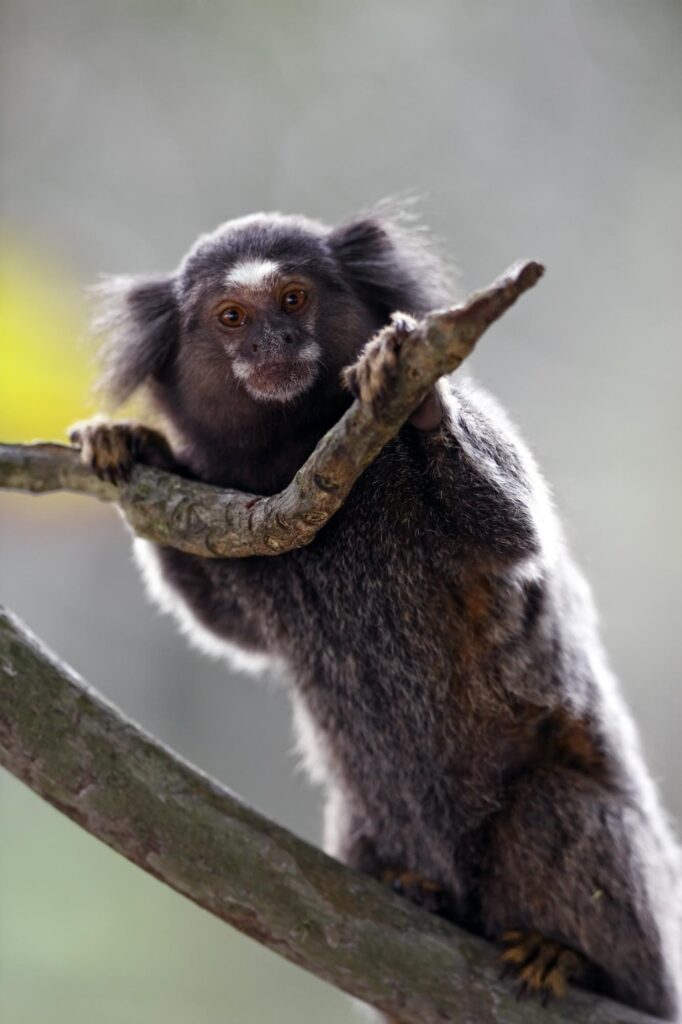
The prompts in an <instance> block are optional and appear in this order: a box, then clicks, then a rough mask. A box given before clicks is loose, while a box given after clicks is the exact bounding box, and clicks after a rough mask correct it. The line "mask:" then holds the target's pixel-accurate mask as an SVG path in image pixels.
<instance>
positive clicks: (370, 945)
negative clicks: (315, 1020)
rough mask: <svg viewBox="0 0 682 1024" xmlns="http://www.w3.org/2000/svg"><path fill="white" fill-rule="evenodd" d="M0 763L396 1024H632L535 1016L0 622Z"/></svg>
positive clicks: (578, 1013) (450, 935)
mask: <svg viewBox="0 0 682 1024" xmlns="http://www.w3.org/2000/svg"><path fill="white" fill-rule="evenodd" d="M0 763H1V764H3V765H4V766H5V767H6V768H8V769H9V770H10V771H11V772H13V773H14V774H15V775H16V776H17V777H18V778H20V779H22V780H23V781H24V782H25V783H26V784H27V785H29V786H30V787H31V789H33V790H34V791H35V792H36V793H38V794H39V795H40V796H42V797H43V798H44V799H45V800H47V801H49V802H50V803H51V804H52V805H53V806H55V807H56V808H57V809H58V810H60V811H62V812H63V813H64V814H66V815H68V817H70V818H72V819H73V820H74V821H76V822H77V823H78V824H79V825H81V826H82V827H83V828H85V829H87V831H88V832H90V833H92V835H94V836H97V837H98V838H99V839H102V840H103V841H104V842H105V843H108V844H109V846H111V847H112V848H113V849H114V850H116V851H118V852H119V853H121V854H123V856H124V857H127V858H128V859H129V860H131V861H133V863H135V864H138V865H139V866H140V867H141V868H142V869H143V870H144V871H147V872H149V873H150V874H152V875H154V876H155V877H156V878H159V879H161V881H163V882H165V883H166V884H168V885H170V886H171V887H172V888H174V889H176V890H177V891H178V892H180V893H183V894H184V895H185V896H188V897H189V898H190V899H192V900H194V902H195V903H198V904H199V906H201V907H204V908H205V909H206V910H208V911H210V912H211V913H212V914H215V915H216V916H218V917H220V918H222V919H223V920H224V921H227V922H228V923H229V924H231V925H233V926H234V927H235V928H238V929H239V930H240V931H242V932H244V933H245V934H247V935H249V936H251V938H253V939H255V940H256V941H257V942H260V943H262V944H263V945H265V946H268V947H269V948H270V949H273V950H274V951H275V952H277V953H279V954H280V955H281V956H284V957H286V958H287V959H288V960H291V961H292V962H293V963H296V964H299V965H300V966H301V967H304V968H306V969H307V970H309V971H311V972H312V973H313V974H316V975H317V976H318V977H320V978H323V979H325V980H326V981H329V982H331V983H332V984H334V985H337V986H338V987H339V988H341V989H344V990H345V991H346V992H350V993H352V994H353V995H356V996H358V997H360V998H361V999H364V1000H366V1001H367V1002H369V1003H372V1004H373V1005H375V1006H377V1007H378V1008H380V1009H382V1010H385V1011H386V1012H388V1013H391V1014H393V1015H395V1016H397V1017H398V1018H399V1019H401V1020H404V1021H406V1022H408V1021H409V1022H410V1024H436V1022H438V1024H443V1022H445V1021H451V1022H455V1024H470V1022H472V1021H476V1022H477V1024H493V1022H495V1024H500V1022H504V1024H521V1022H525V1024H533V1022H537V1024H540V1022H544V1024H568V1022H572V1024H646V1022H647V1021H649V1022H650V1021H652V1018H650V1017H647V1016H646V1015H644V1014H641V1013H637V1012H636V1011H634V1010H630V1009H627V1008H625V1007H622V1006H618V1005H616V1004H614V1003H611V1002H609V1001H608V1000H601V999H598V998H596V997H593V996H590V995H587V994H585V993H578V992H574V993H572V994H571V995H570V996H569V998H568V999H567V1000H566V1001H565V1002H562V1003H560V1004H556V1005H554V1006H550V1007H549V1008H548V1009H544V1008H543V1007H541V1006H540V1005H539V1004H537V1003H533V1002H525V1003H519V1002H517V1001H516V999H515V997H514V991H513V987H512V986H511V985H510V984H509V983H505V982H502V981H500V980H499V966H498V964H497V963H496V959H495V953H494V950H493V949H492V947H490V946H488V945H487V944H486V943H484V942H482V941H481V940H479V939H477V938H475V937H473V936H471V935H469V934H467V933H465V932H463V931H461V930H460V929H457V928H455V927H453V926H452V925H450V924H448V923H447V922H445V921H442V920H440V919H439V918H436V917H433V916H431V915H429V914H427V913H425V912H424V911H421V910H418V909H417V908H416V907H413V906H412V905H411V904H410V903H408V902H407V901H406V900H403V899H401V898H400V897H398V896H395V895H393V894H392V893H390V892H388V891H386V890H384V889H383V888H382V887H381V886H379V885H378V884H377V883H376V882H374V881H372V879H370V878H366V877H365V876H363V875H359V874H357V873H355V872H353V871H350V870H349V869H347V868H345V867H343V866H342V865H340V864H338V863H337V862H336V861H334V860H332V859H331V858H329V857H327V856H325V854H323V853H321V852H320V851H319V850H316V849H315V848H314V847H312V846H310V845H309V844H308V843H306V842H303V841H302V840H301V839H297V838H296V837H295V836H294V835H292V834H291V833H290V832H287V831H286V829H283V828H280V827H279V826H278V825H275V824H273V823H272V822H270V821H268V820H266V819H265V818H263V817H262V816H261V815H259V814H257V813H256V812H255V811H253V810H251V809H250V808H249V807H247V806H245V805H244V804H243V803H241V802H240V801H239V800H238V799H237V798H236V797H235V796H233V795H232V794H231V793H230V792H229V791H228V790H226V789H223V788H222V787H220V786H219V785H218V784H217V783H216V782H213V781H212V780H211V779H209V778H208V777H207V776H206V775H203V774H202V773H201V772H199V771H197V769H196V768H192V767H191V766H190V765H188V764H187V763H186V762H184V761H182V760H180V758H179V757H177V755H175V754H174V753H172V752H171V751H170V750H168V749H166V748H165V747H163V746H161V745H160V744H159V743H157V742H156V740H154V739H152V738H151V737H150V736H148V735H146V734H145V733H144V732H142V730H141V729H139V728H138V727H137V726H136V725H135V724H134V723H133V722H131V721H129V720H126V719H125V718H123V716H122V715H121V714H120V713H119V712H118V711H117V710H116V709H115V708H113V707H112V706H111V705H109V704H107V703H106V702H105V701H104V700H103V699H102V698H101V697H100V696H99V695H98V694H97V693H96V692H95V691H94V690H93V689H91V688H90V687H89V686H87V684H86V683H84V682H83V680H81V679H80V678H79V677H78V676H77V675H76V674H75V673H74V672H73V671H72V670H71V669H69V668H68V667H67V666H65V665H64V664H63V663H61V662H60V661H59V660H58V659H57V658H56V657H55V656H54V655H52V654H51V653H50V652H49V651H47V650H46V649H45V648H44V647H43V646H42V645H41V644H40V643H39V641H37V640H36V639H35V638H34V637H33V636H32V635H31V634H30V633H29V632H28V631H27V630H26V629H25V627H24V626H22V624H21V623H20V622H18V621H17V619H15V618H14V617H13V616H11V615H9V614H6V613H3V612H2V611H0Z"/></svg>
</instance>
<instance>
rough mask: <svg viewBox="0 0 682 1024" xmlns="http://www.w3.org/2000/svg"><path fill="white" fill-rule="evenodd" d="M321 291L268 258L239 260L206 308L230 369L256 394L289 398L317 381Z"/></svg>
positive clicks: (204, 315) (205, 315) (274, 398)
mask: <svg viewBox="0 0 682 1024" xmlns="http://www.w3.org/2000/svg"><path fill="white" fill-rule="evenodd" d="M318 300H319V297H318V293H317V289H316V287H315V284H314V282H313V281H312V280H311V278H310V277H308V276H305V275H303V274H301V273H296V271H295V270H294V269H293V268H292V269H290V268H287V267H286V266H285V265H284V266H283V265H280V264H279V263H277V262H276V261H274V260H270V259H255V258H252V259H246V260H241V261H238V262H236V263H235V264H234V265H233V266H232V267H230V269H229V270H227V271H226V273H225V276H224V282H223V287H222V288H219V289H216V290H215V291H214V293H213V294H212V295H211V296H210V299H209V301H208V302H205V304H204V308H203V310H202V319H203V321H204V329H205V330H206V331H207V332H210V333H211V334H212V335H213V337H214V338H215V342H216V344H217V345H218V346H220V347H221V348H222V349H223V351H224V353H225V356H226V357H227V359H228V360H229V361H230V364H231V367H232V373H233V374H234V377H235V378H236V380H237V381H238V382H239V383H240V384H241V385H242V386H243V387H244V389H245V390H246V391H247V392H248V393H249V395H250V396H251V397H252V398H255V399H257V400H260V401H264V402H286V401H288V400H290V399H292V398H294V397H296V396H297V395H299V394H301V393H303V392H304V391H306V390H307V389H308V388H309V387H310V386H311V385H312V384H313V383H314V381H315V379H316V377H317V375H318V372H319V365H320V357H321V354H322V352H321V349H320V345H319V344H318V342H317V341H316V339H315V326H316V310H317V304H318Z"/></svg>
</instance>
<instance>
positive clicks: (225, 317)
mask: <svg viewBox="0 0 682 1024" xmlns="http://www.w3.org/2000/svg"><path fill="white" fill-rule="evenodd" d="M218 320H219V321H220V324H221V326H222V327H242V326H243V325H244V324H245V323H246V313H245V312H244V310H243V309H242V308H241V306H227V307H226V308H225V309H221V310H220V312H219V313H218Z"/></svg>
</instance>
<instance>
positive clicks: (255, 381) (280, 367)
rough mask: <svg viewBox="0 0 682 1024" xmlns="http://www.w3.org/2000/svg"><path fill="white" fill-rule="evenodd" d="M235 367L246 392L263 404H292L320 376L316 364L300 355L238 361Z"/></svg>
mask: <svg viewBox="0 0 682 1024" xmlns="http://www.w3.org/2000/svg"><path fill="white" fill-rule="evenodd" d="M233 368H234V374H235V377H236V378H237V380H238V381H239V382H240V384H241V385H242V386H243V387H244V389H245V390H246V391H247V392H248V393H249V394H250V395H251V397H252V398H255V399H257V400H258V401H261V402H289V401H291V400H292V399H293V398H296V397H297V396H298V395H301V394H303V392H304V391H307V390H308V388H309V387H310V386H311V385H312V383H313V382H314V381H315V379H316V377H317V374H318V369H317V362H316V361H315V362H311V361H309V360H306V359H301V358H300V357H298V356H291V357H287V358H284V359H263V360H262V361H259V362H251V361H250V360H249V361H248V362H247V361H246V360H243V359H236V360H235V361H234V363H233Z"/></svg>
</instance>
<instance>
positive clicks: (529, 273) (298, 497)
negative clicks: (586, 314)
mask: <svg viewBox="0 0 682 1024" xmlns="http://www.w3.org/2000/svg"><path fill="white" fill-rule="evenodd" d="M542 272H543V269H542V267H541V266H540V264H539V263H532V262H525V263H516V264H514V266H512V267H510V268H509V270H508V271H507V272H506V273H505V274H504V275H503V276H502V277H500V278H498V280H497V281H495V282H494V284H492V285H490V287H489V288H486V289H485V290H484V291H481V292H478V293H476V294H474V295H472V296H471V297H470V298H469V299H467V301H466V302H464V303H462V305H460V306H458V307H456V308H455V309H452V310H446V311H441V312H436V313H431V314H429V315H428V316H427V317H425V318H424V319H423V320H422V321H421V322H420V323H419V324H418V325H417V327H416V328H415V330H414V331H413V332H412V333H411V334H409V335H408V336H407V338H406V339H405V340H404V341H403V342H402V345H401V348H400V354H399V360H398V367H397V373H396V378H395V386H394V389H393V390H392V391H391V393H390V394H388V395H387V396H386V397H385V399H384V400H383V401H381V402H380V403H375V404H374V405H373V406H372V407H370V406H369V405H368V404H366V403H364V402H361V401H356V402H354V403H353V405H352V406H351V407H350V409H349V410H348V411H347V412H346V414H345V415H344V416H343V417H342V419H341V420H340V421H339V422H338V423H337V424H335V426H334V427H333V428H332V429H331V430H330V431H329V432H328V433H327V434H325V436H324V437H323V438H322V439H321V441H320V442H319V444H318V445H317V447H316V449H315V451H314V452H313V453H312V455H311V456H310V458H309V459H308V461H307V462H306V463H305V465H304V466H302V467H301V469H300V470H299V471H298V472H297V473H296V476H295V477H294V479H293V480H292V481H291V483H290V484H289V486H288V487H286V488H285V490H283V491H281V492H280V493H279V494H275V495H273V496H272V497H258V496H256V495H252V494H244V493H242V492H239V491H231V490H221V489H219V488H217V487H210V486H208V485H206V484H198V483H192V482H189V481H187V480H182V479H181V478H180V477H177V476H174V475H172V474H170V473H162V472H161V471H160V470H154V469H149V468H147V467H144V466H137V467H135V469H134V470H133V473H132V475H131V479H130V481H129V482H128V483H127V484H122V485H119V486H114V485H113V484H110V483H104V482H102V481H101V480H99V479H98V478H97V476H95V474H94V473H92V472H91V471H90V470H88V469H87V468H85V467H84V466H82V465H81V464H80V462H79V459H78V454H77V453H76V452H75V451H74V450H73V449H70V448H65V447H64V446H60V445H53V444H49V445H46V444H36V445H26V446H23V445H0V487H4V488H11V489H14V490H22V491H32V492H33V493H44V492H46V491H54V490H68V491H77V492H79V493H83V494H91V495H93V496H94V497H96V498H100V499H102V500H103V501H116V502H118V503H119V505H120V506H121V508H122V509H123V511H124V513H125V515H126V518H127V519H128V521H129V522H130V524H131V526H132V528H133V530H134V531H135V532H136V533H137V534H138V535H139V536H141V537H146V538H147V539H149V540H154V541H157V542H158V543H160V544H166V545H169V546H170V547H174V548H179V549H180V550H181V551H188V552H190V553H192V554H196V555H203V556H205V557H219V558H225V557H243V556H245V555H274V554H280V553H281V552H283V551H290V550H291V549H292V548H298V547H303V546H304V545H305V544H309V543H310V541H311V540H312V539H313V537H314V536H315V534H316V533H317V532H318V530H319V529H321V527H322V526H324V524H325V523H326V522H328V520H329V519H330V518H331V516H333V515H334V513H335V512H336V511H337V510H338V509H339V508H340V507H341V505H343V503H344V501H345V500H346V497H347V496H348V493H349V491H350V489H351V487H352V486H353V484H354V483H355V481H356V480H357V479H358V477H359V476H360V474H361V473H362V472H363V470H364V469H366V468H367V466H368V465H369V464H370V463H371V462H372V461H373V460H374V459H375V458H376V457H377V455H378V454H379V452H380V451H381V449H382V448H383V447H384V445H385V444H386V443H387V442H388V441H390V439H391V438H392V437H394V436H395V435H396V434H397V433H398V431H399V430H400V428H401V426H402V425H403V424H404V423H405V421H406V420H407V419H408V417H409V416H410V414H411V413H412V412H413V411H414V410H415V408H416V407H417V406H418V405H419V403H420V401H421V400H422V399H423V398H424V396H425V395H426V394H427V393H428V391H429V388H430V387H431V386H432V385H433V384H434V383H435V381H437V380H438V378H439V377H442V376H443V374H446V373H450V372H452V371H453V370H456V369H457V367H458V366H459V365H460V364H461V363H462V361H463V360H464V359H466V357H467V356H468V355H469V353H470V352H471V351H472V350H473V348H474V346H475V344H476V342H477V341H478V339H479V338H480V336H481V335H482V334H483V332H484V331H485V330H486V328H487V327H489V326H490V324H491V323H493V321H494V320H496V319H497V318H498V317H499V316H501V315H502V313H504V312H505V310H507V309H508V308H509V307H510V306H511V305H512V304H513V303H514V302H515V301H516V299H517V298H518V297H519V295H521V294H522V293H523V292H524V291H526V290H527V289H528V288H531V287H532V286H533V285H534V284H535V283H536V281H537V280H538V278H539V277H540V276H541V274H542Z"/></svg>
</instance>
